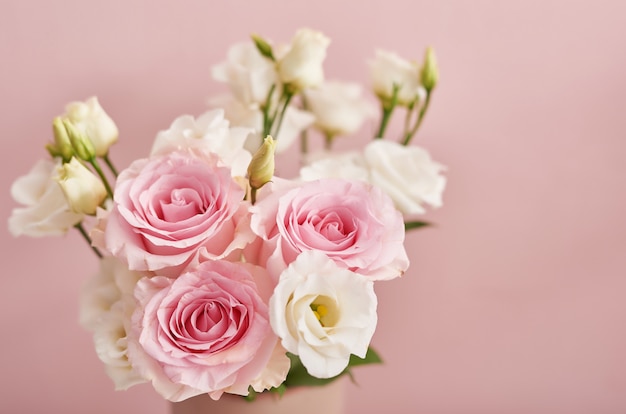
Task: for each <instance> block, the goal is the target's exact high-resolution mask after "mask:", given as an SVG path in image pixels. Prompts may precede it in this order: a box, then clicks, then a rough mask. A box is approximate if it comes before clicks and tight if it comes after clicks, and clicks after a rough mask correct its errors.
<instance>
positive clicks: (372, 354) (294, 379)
mask: <svg viewBox="0 0 626 414" xmlns="http://www.w3.org/2000/svg"><path fill="white" fill-rule="evenodd" d="M287 356H288V357H289V359H290V360H291V368H290V369H289V374H287V379H286V380H285V382H284V383H283V385H284V386H285V387H286V388H289V387H298V386H321V385H326V384H330V383H331V382H333V381H335V380H336V379H338V378H340V377H341V376H342V375H349V376H350V377H352V373H351V371H350V369H351V368H352V367H356V366H360V365H368V364H380V363H382V359H381V358H380V356H379V355H378V354H377V353H376V351H374V350H373V349H372V347H369V348H368V349H367V354H365V358H359V357H357V356H356V355H350V361H349V362H348V366H347V367H346V369H344V370H343V371H342V372H341V373H340V374H339V375H337V376H335V377H333V378H316V377H314V376H312V375H311V374H309V373H308V372H307V370H306V368H305V367H304V365H302V362H301V361H300V358H299V357H298V356H297V355H293V354H291V353H287Z"/></svg>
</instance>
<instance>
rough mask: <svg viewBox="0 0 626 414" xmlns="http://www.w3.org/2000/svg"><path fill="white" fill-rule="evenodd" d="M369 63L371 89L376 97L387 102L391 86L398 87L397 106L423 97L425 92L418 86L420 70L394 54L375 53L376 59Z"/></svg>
mask: <svg viewBox="0 0 626 414" xmlns="http://www.w3.org/2000/svg"><path fill="white" fill-rule="evenodd" d="M369 63H370V74H371V79H372V87H373V89H374V92H375V93H376V95H378V97H380V98H381V99H383V100H389V99H391V97H392V96H393V86H394V84H395V85H398V87H399V88H400V89H399V90H398V105H404V106H406V105H409V104H410V103H411V102H413V101H414V100H415V98H416V97H417V98H418V100H419V99H421V98H422V97H423V96H425V93H426V91H425V90H424V88H423V87H422V86H421V85H420V68H419V67H418V65H417V64H416V63H413V62H409V61H407V60H405V59H403V58H401V57H400V56H398V55H397V54H395V53H392V52H387V51H383V50H377V51H376V57H375V59H374V60H373V61H371V62H369Z"/></svg>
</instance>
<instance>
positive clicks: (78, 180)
mask: <svg viewBox="0 0 626 414" xmlns="http://www.w3.org/2000/svg"><path fill="white" fill-rule="evenodd" d="M58 174H59V175H58V176H57V177H56V180H57V181H58V183H59V185H60V186H61V189H62V190H63V194H64V195H65V199H66V200H67V203H68V205H69V206H70V209H71V210H72V211H73V212H75V213H79V214H90V215H93V214H95V213H96V208H97V207H98V206H99V205H100V204H102V202H103V201H104V199H105V198H106V196H107V191H106V188H105V187H104V184H102V181H100V179H99V178H98V177H96V176H95V175H94V174H93V173H92V172H91V171H90V170H89V169H88V168H87V167H85V166H84V165H83V163H81V162H80V161H79V160H78V159H76V157H73V158H72V160H71V161H70V162H68V163H65V164H63V165H62V166H61V167H59V169H58Z"/></svg>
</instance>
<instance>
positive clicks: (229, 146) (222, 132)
mask: <svg viewBox="0 0 626 414" xmlns="http://www.w3.org/2000/svg"><path fill="white" fill-rule="evenodd" d="M240 125H241V126H238V127H232V128H231V127H230V126H229V122H228V121H227V120H226V119H225V118H224V110H223V109H214V110H210V111H207V112H205V113H204V114H202V115H200V116H199V117H198V118H194V117H193V116H191V115H183V116H179V117H178V118H176V119H175V120H174V122H172V124H171V125H170V128H169V129H168V130H165V131H160V132H159V133H158V134H157V136H156V139H155V140H154V144H153V146H152V151H151V153H150V155H156V154H166V153H169V152H172V151H175V150H180V149H184V148H196V149H201V150H202V151H204V152H207V153H209V152H210V153H214V154H217V155H218V156H219V157H220V159H221V161H222V162H223V163H224V164H226V165H227V166H229V167H231V169H232V175H233V176H245V174H246V169H247V168H248V163H249V162H250V159H251V158H252V155H251V154H250V152H249V151H247V150H245V149H244V144H245V142H246V139H247V137H248V135H249V134H250V133H252V129H251V128H246V126H247V125H242V124H240Z"/></svg>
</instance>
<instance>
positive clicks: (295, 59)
mask: <svg viewBox="0 0 626 414" xmlns="http://www.w3.org/2000/svg"><path fill="white" fill-rule="evenodd" d="M329 43H330V39H329V38H328V37H326V36H325V35H324V34H323V33H320V32H317V31H314V30H310V29H300V30H298V31H297V32H296V35H295V36H294V38H293V39H292V41H291V46H290V48H289V50H288V51H287V53H286V54H285V55H284V56H282V58H280V59H279V60H278V76H279V77H280V80H281V81H282V82H283V83H285V84H290V85H292V86H294V87H296V89H298V90H302V89H305V88H311V87H315V86H317V85H319V84H321V83H322V82H323V81H324V69H323V67H322V64H323V63H324V59H325V58H326V48H327V47H328V44H329Z"/></svg>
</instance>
